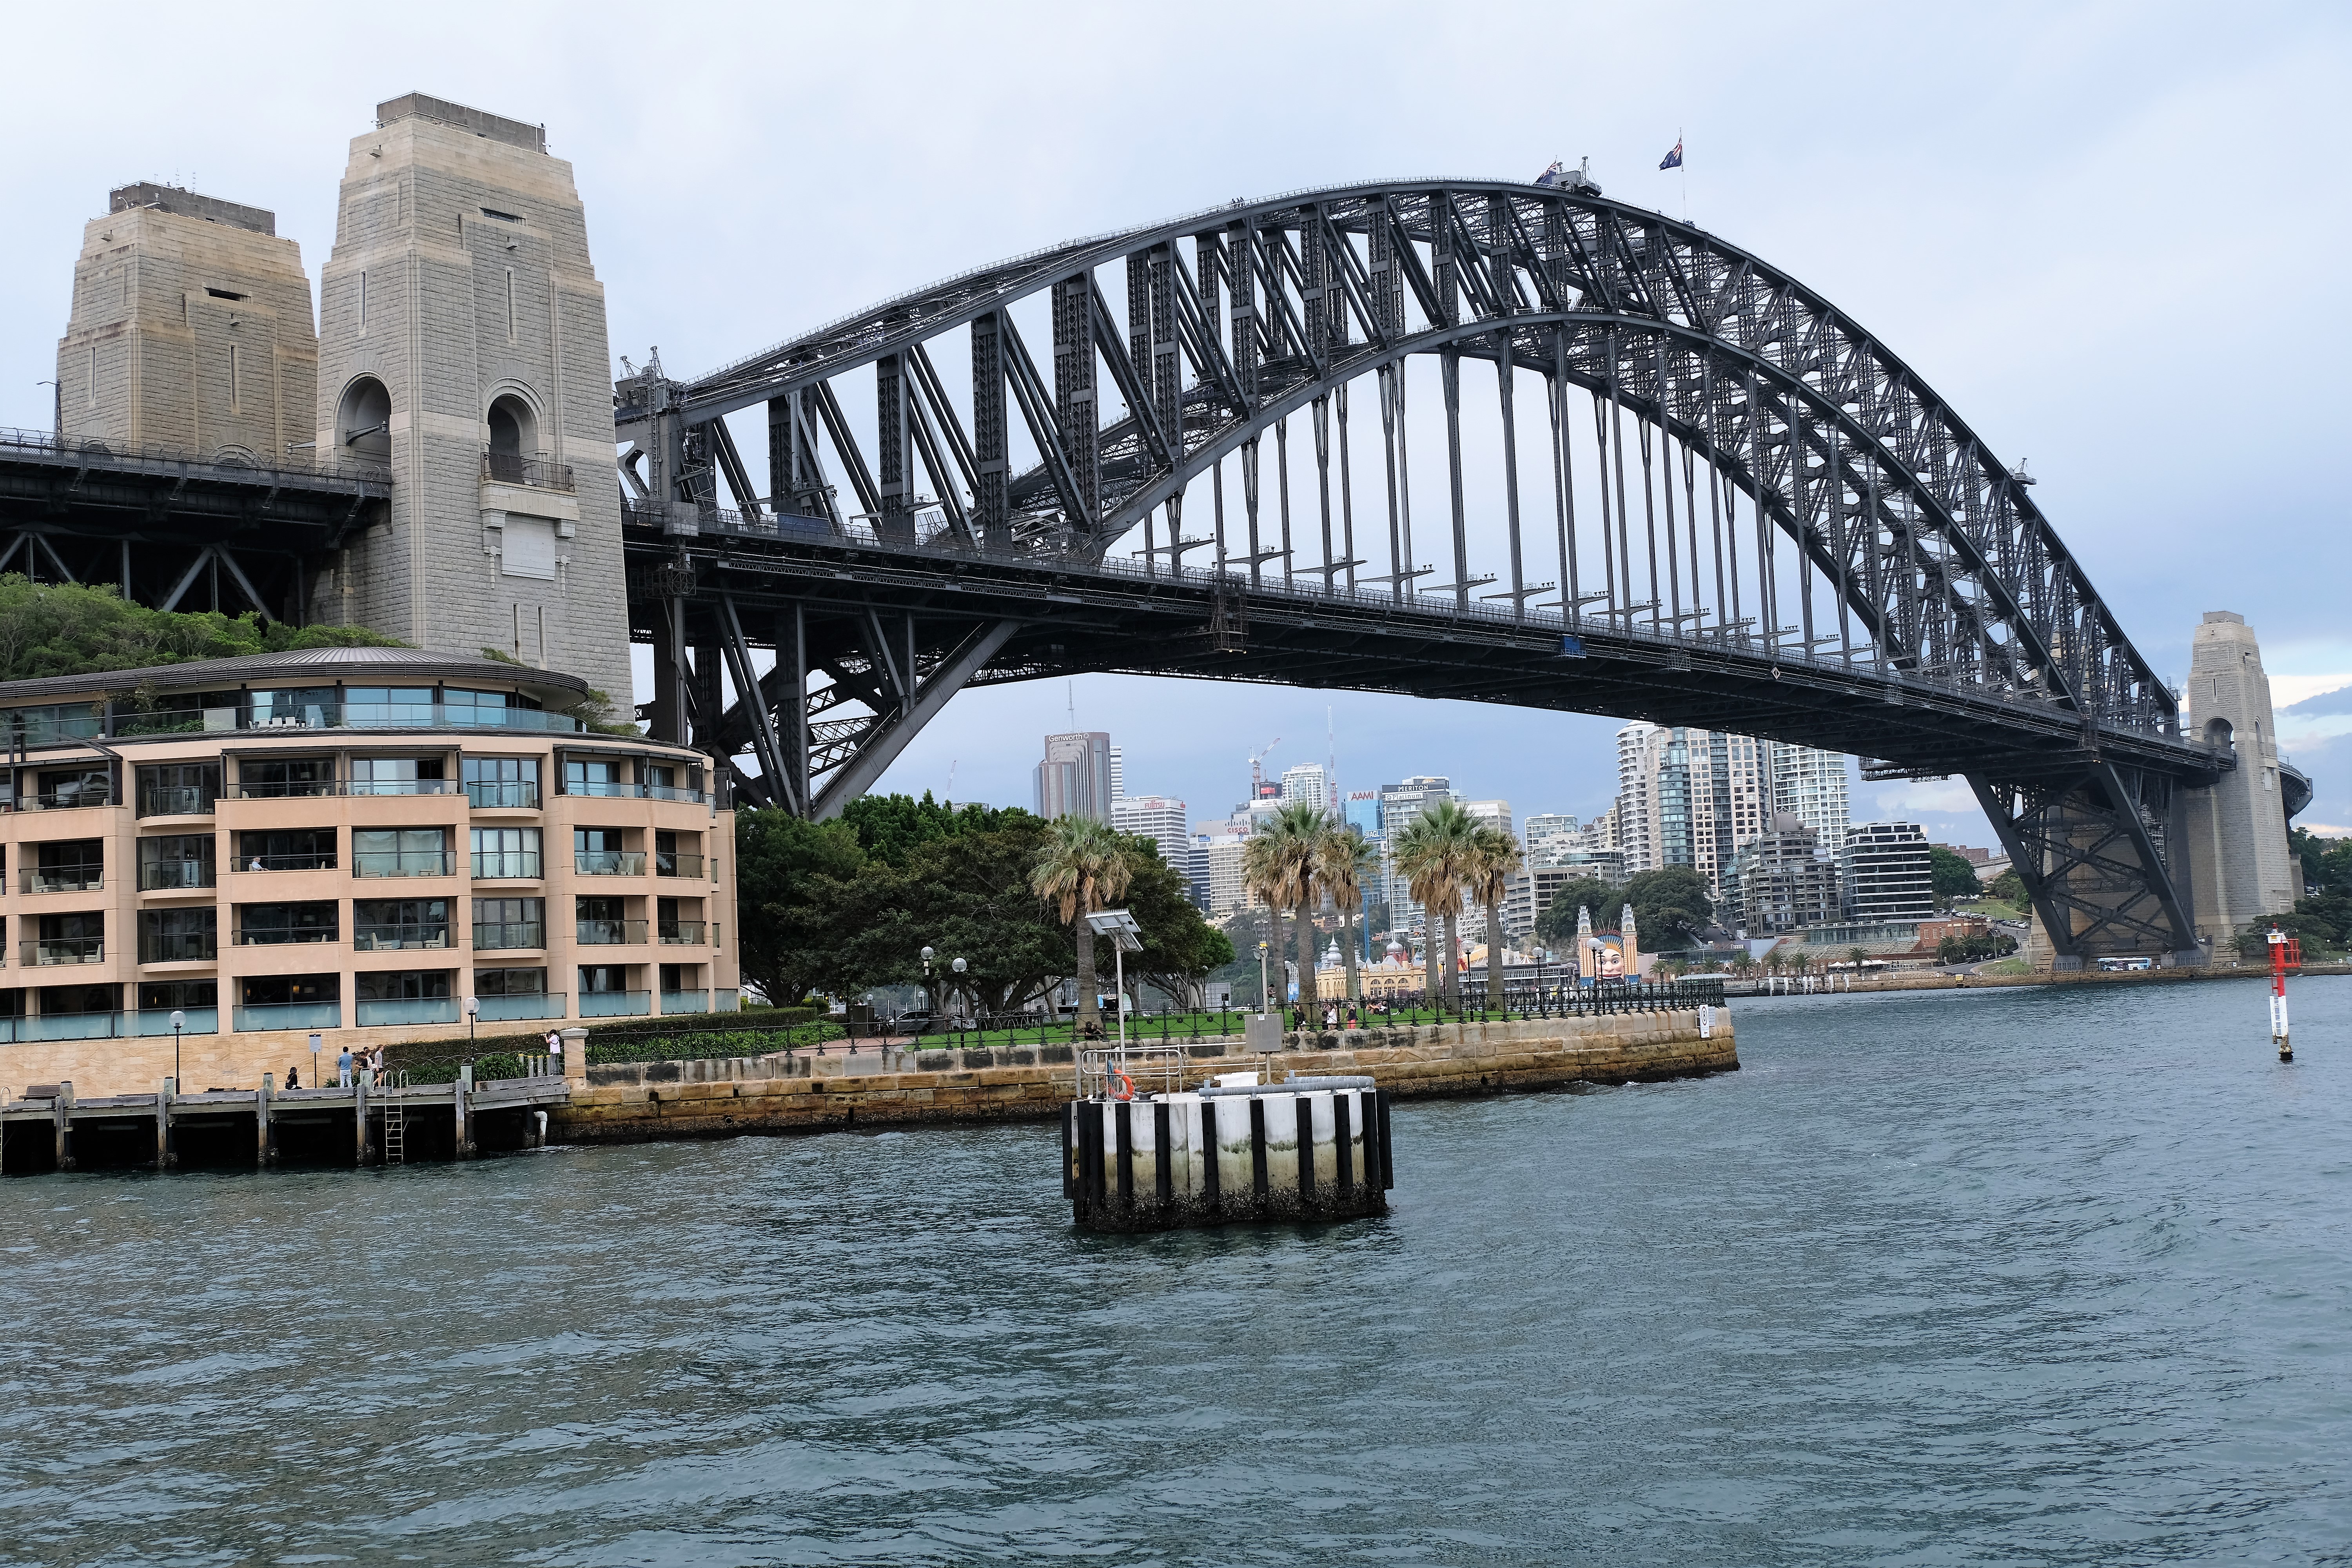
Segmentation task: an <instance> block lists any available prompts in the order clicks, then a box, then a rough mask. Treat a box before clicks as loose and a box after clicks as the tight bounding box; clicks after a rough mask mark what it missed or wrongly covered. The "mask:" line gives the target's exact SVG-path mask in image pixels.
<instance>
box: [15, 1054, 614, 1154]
mask: <svg viewBox="0 0 2352 1568" xmlns="http://www.w3.org/2000/svg"><path fill="white" fill-rule="evenodd" d="M39 1087H42V1088H47V1089H50V1090H52V1091H53V1092H52V1093H49V1094H47V1095H43V1094H40V1093H37V1092H36V1093H33V1094H28V1095H27V1096H26V1098H25V1099H22V1100H9V1101H7V1102H5V1104H0V1175H11V1176H14V1175H29V1174H32V1173H36V1172H46V1171H72V1170H79V1169H85V1168H93V1167H96V1166H105V1167H108V1168H116V1169H119V1168H122V1167H125V1166H138V1165H149V1166H153V1167H156V1168H159V1169H169V1168H171V1167H173V1166H175V1165H177V1164H179V1163H182V1158H183V1153H184V1152H186V1151H188V1150H189V1149H190V1148H191V1146H193V1150H194V1152H195V1154H196V1155H197V1156H198V1157H200V1158H201V1160H202V1163H208V1164H220V1163H238V1162H240V1161H249V1162H250V1163H254V1164H257V1165H262V1166H268V1165H274V1164H277V1163H278V1162H279V1160H280V1159H281V1158H288V1157H291V1158H299V1159H302V1160H304V1161H306V1162H317V1161H320V1160H341V1161H348V1162H350V1163H354V1164H362V1165H366V1164H375V1163H387V1164H401V1163H408V1162H410V1161H412V1160H415V1159H418V1158H420V1157H421V1158H427V1159H436V1158H447V1159H459V1160H464V1159H470V1158H472V1157H473V1156H475V1155H476V1154H478V1153H484V1152H497V1151H500V1150H510V1149H530V1148H537V1147H539V1146H540V1144H541V1142H543V1141H544V1140H545V1137H546V1117H545V1114H544V1113H545V1112H547V1111H549V1110H554V1109H556V1108H558V1107H560V1106H562V1105H564V1104H565V1103H567V1102H568V1100H570V1098H571V1092H572V1087H573V1086H572V1084H571V1083H569V1082H567V1081H566V1080H565V1079H562V1077H559V1076H555V1075H551V1074H541V1075H537V1076H533V1077H530V1078H511V1079H486V1080H484V1081H482V1082H479V1083H476V1082H473V1081H471V1080H470V1079H467V1078H460V1079H458V1080H457V1081H456V1082H452V1083H431V1084H404V1085H394V1086H385V1087H375V1086H370V1085H367V1084H364V1083H361V1084H354V1085H352V1087H351V1088H348V1089H345V1088H341V1087H333V1088H325V1089H275V1088H272V1087H270V1086H269V1085H268V1084H267V1083H265V1084H264V1085H263V1086H262V1087H261V1088H258V1089H205V1090H203V1091H201V1092H198V1093H193V1094H189V1093H182V1092H179V1091H178V1090H176V1089H174V1088H173V1084H172V1081H171V1080H170V1079H164V1080H163V1082H161V1083H159V1084H158V1085H157V1086H156V1089H155V1091H154V1092H153V1093H152V1094H116V1095H107V1096H103V1097H93V1098H90V1099H88V1100H82V1099H78V1098H76V1096H75V1094H74V1092H73V1085H71V1084H70V1083H60V1084H54V1085H46V1086H39Z"/></svg>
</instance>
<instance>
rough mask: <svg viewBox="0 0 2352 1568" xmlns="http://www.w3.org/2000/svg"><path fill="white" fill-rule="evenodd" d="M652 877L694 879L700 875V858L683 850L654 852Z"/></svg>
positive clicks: (659, 850) (657, 850)
mask: <svg viewBox="0 0 2352 1568" xmlns="http://www.w3.org/2000/svg"><path fill="white" fill-rule="evenodd" d="M654 875H655V876H656V877H696V878H699V877H700V876H701V875H702V857H701V856H699V855H690V854H688V853H686V852H685V851H683V850H680V851H677V852H671V851H668V850H662V849H656V850H655V851H654Z"/></svg>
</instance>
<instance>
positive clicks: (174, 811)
mask: <svg viewBox="0 0 2352 1568" xmlns="http://www.w3.org/2000/svg"><path fill="white" fill-rule="evenodd" d="M219 798H220V791H219V790H218V789H216V788H214V787H212V786H210V785H198V784H150V785H148V786H147V787H146V788H144V789H142V790H141V791H140V792H139V815H140V816H211V815H212V814H213V802H215V800H217V799H219Z"/></svg>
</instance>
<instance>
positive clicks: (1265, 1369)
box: [0, 980, 2352, 1564]
mask: <svg viewBox="0 0 2352 1568" xmlns="http://www.w3.org/2000/svg"><path fill="white" fill-rule="evenodd" d="M2296 1001H2297V1007H2298V1014H2299V1018H2300V1021H2301V1027H2300V1028H2299V1030H2298V1037H2299V1038H2300V1040H2301V1041H2302V1051H2301V1056H2302V1058H2303V1059H2302V1060H2301V1061H2299V1062H2298V1063H2297V1064H2295V1065H2294V1067H2292V1068H2281V1067H2279V1066H2277V1065H2276V1064H2275V1063H2274V1062H2273V1060H2271V1059H2270V1056H2271V1053H2270V1050H2269V1047H2268V1045H2267V1042H2266V1040H2265V1038H2264V1035H2265V1028H2264V1023H2263V1000H2262V996H2261V994H2259V992H2258V990H2257V989H2256V988H2255V987H2254V986H2253V985H2252V984H2227V985H2224V984H2212V985H2195V986H2186V987H2180V988H2177V989H2174V988H2167V989H2164V990H2161V991H2149V992H2131V993H2123V994H2117V993H2116V992H2109V991H2102V992H2099V993H2095V994H2053V993H2050V992H2044V991H2004V992H1999V993H1992V994H1932V995H1924V996H1914V997H1902V996H1890V997H1864V998H1858V999H1845V998H1839V999H1836V1000H1828V999H1803V1000H1794V1001H1775V1002H1763V1003H1751V1004H1743V1005H1740V1006H1739V1010H1738V1020H1739V1032H1740V1041H1741V1053H1742V1055H1743V1057H1744V1058H1746V1061H1747V1064H1748V1065H1747V1069H1746V1070H1745V1071H1744V1072H1741V1073H1739V1074H1737V1075H1734V1076H1729V1077H1726V1078H1721V1079H1711V1080H1707V1081H1704V1082H1694V1083H1680V1084H1669V1085H1657V1086H1651V1087H1643V1088H1633V1089H1611V1090H1603V1091H1598V1092H1594V1093H1591V1094H1585V1095H1567V1094H1560V1095H1545V1096H1536V1097H1528V1098H1521V1099H1515V1100H1496V1101H1487V1102H1482V1103H1474V1104H1448V1105H1422V1106H1406V1107H1401V1108H1399V1110H1398V1112H1397V1115H1396V1120H1395V1129H1396V1138H1397V1144H1398V1152H1399V1164H1400V1167H1401V1170H1402V1176H1401V1180H1400V1184H1399V1188H1398V1191H1397V1193H1396V1194H1395V1199H1396V1209H1395V1212H1394V1213H1393V1215H1391V1216H1390V1217H1389V1218H1387V1219H1385V1220H1379V1221H1366V1222H1361V1223H1358V1224H1352V1225H1348V1226H1336V1227H1332V1228H1328V1229H1321V1230H1298V1229H1290V1228H1280V1229H1266V1230H1255V1231H1252V1230H1232V1231H1224V1232H1215V1233H1202V1234H1192V1235H1179V1236H1169V1237H1145V1238H1094V1237H1080V1236H1076V1235H1074V1234H1073V1233H1072V1232H1071V1231H1070V1229H1069V1227H1068V1224H1067V1211H1066V1209H1065V1208H1063V1206H1062V1205H1061V1203H1060V1197H1059V1187H1058V1184H1057V1182H1056V1180H1055V1174H1054V1168H1053V1153H1052V1150H1053V1133H1052V1132H1051V1131H1050V1130H1048V1129H1044V1128H1015V1129H1010V1130H1001V1131H919V1132H906V1133H886V1134H879V1135H838V1136H824V1137H817V1138H800V1139H743V1140H740V1141H737V1142H728V1143H718V1144H706V1145H665V1146H659V1147H641V1148H628V1149H605V1150H572V1151H564V1150H557V1151H550V1152H544V1153H541V1154H536V1155H529V1156H521V1157H515V1158H508V1159H501V1160H493V1161H486V1162H483V1163H479V1164H475V1165H469V1166H463V1167H458V1166H434V1167H413V1168H410V1169H406V1170H400V1171H391V1172H368V1173H353V1172H315V1173H272V1174H268V1175H255V1174H226V1175H224V1174H209V1175H208V1174H201V1173H198V1174H185V1175H177V1176H172V1177H168V1178H159V1177H156V1176H152V1175H128V1176H81V1177H54V1176H52V1177H38V1178H29V1179H23V1180H11V1181H8V1182H6V1183H5V1184H0V1221H5V1225H0V1249H5V1250H0V1285H5V1290H0V1330H5V1336H6V1342H7V1354H6V1356H5V1362H0V1562H5V1563H99V1562H108V1563H131V1562H159V1563H160V1562H171V1563H230V1562H279V1563H325V1562H370V1563H372V1562H388V1561H412V1562H435V1563H475V1562H481V1563H489V1562H513V1563H970V1562H982V1561H987V1562H1026V1561H1043V1560H1046V1559H1052V1558H1063V1557H1084V1558H1087V1559H1089V1560H1091V1561H1095V1562H1104V1563H1304V1562H1351V1561H1352V1562H1367V1563H1383V1564H1388V1563H1526V1562H1581V1563H1612V1564H1615V1563H1705V1564H1723V1563H1764V1564H1777V1563H1839V1564H1843V1563H2017V1562H2031V1563H2168V1562H2211V1563H2252V1562H2282V1561H2283V1562H2295V1563H2309V1562H2315V1561H2341V1560H2345V1556H2346V1554H2347V1552H2352V1303H2348V1302H2347V1287H2352V1223H2347V1197H2352V1157H2348V1156H2347V1147H2352V1134H2348V1133H2347V1110H2352V1064H2347V1059H2346V1058H2347V1056H2352V1028H2347V1024H2352V981H2342V980H2313V981H2307V982H2305V983H2302V984H2300V985H2299V986H2298V987H2297V996H2296Z"/></svg>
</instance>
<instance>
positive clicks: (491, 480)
mask: <svg viewBox="0 0 2352 1568" xmlns="http://www.w3.org/2000/svg"><path fill="white" fill-rule="evenodd" d="M482 482H483V483H484V484H486V485H528V486H530V488H531V489H535V490H561V491H562V492H564V493H565V494H567V495H568V494H570V493H571V492H572V465H571V464H569V463H558V462H554V461H552V460H551V459H549V458H526V457H524V456H522V454H520V452H485V453H483V454H482Z"/></svg>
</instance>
